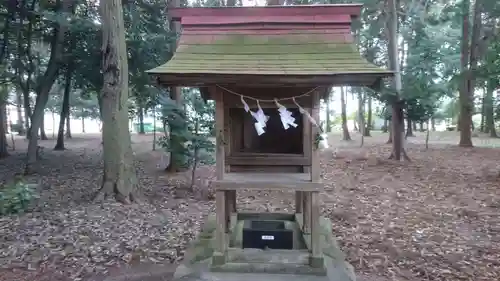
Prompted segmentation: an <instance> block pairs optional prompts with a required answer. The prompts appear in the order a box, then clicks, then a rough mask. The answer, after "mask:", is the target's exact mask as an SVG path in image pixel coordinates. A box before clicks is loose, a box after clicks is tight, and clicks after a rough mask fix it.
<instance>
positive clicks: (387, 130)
mask: <svg viewBox="0 0 500 281" xmlns="http://www.w3.org/2000/svg"><path fill="white" fill-rule="evenodd" d="M387 132H389V120H387V119H384V127H383V128H382V133H387Z"/></svg>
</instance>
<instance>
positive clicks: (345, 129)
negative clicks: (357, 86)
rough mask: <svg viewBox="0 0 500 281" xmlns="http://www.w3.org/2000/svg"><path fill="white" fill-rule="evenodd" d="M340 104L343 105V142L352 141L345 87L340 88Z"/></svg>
mask: <svg viewBox="0 0 500 281" xmlns="http://www.w3.org/2000/svg"><path fill="white" fill-rule="evenodd" d="M340 104H341V118H342V140H345V141H350V140H351V135H350V134H349V128H348V127H347V109H346V107H347V106H346V93H345V89H344V87H340Z"/></svg>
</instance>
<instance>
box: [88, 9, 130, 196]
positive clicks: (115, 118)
mask: <svg viewBox="0 0 500 281" xmlns="http://www.w3.org/2000/svg"><path fill="white" fill-rule="evenodd" d="M100 12H101V20H102V38H103V39H102V47H101V52H102V72H103V79H104V83H103V87H102V91H101V98H102V118H103V125H102V136H103V159H104V174H103V181H102V187H101V189H100V190H99V192H98V193H97V195H96V197H95V200H98V201H100V200H102V199H104V198H106V197H109V196H114V197H115V198H116V200H118V201H120V202H123V203H130V202H132V201H135V200H136V199H137V188H138V185H137V175H136V173H135V167H134V159H133V157H134V156H133V153H132V145H131V141H130V131H129V128H128V93H129V90H128V63H127V47H126V44H125V26H124V23H123V12H122V1H121V0H108V1H101V2H100Z"/></svg>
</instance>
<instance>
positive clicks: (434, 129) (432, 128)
mask: <svg viewBox="0 0 500 281" xmlns="http://www.w3.org/2000/svg"><path fill="white" fill-rule="evenodd" d="M431 130H432V131H433V132H435V131H436V119H434V118H431Z"/></svg>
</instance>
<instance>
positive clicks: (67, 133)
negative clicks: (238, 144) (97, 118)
mask: <svg viewBox="0 0 500 281" xmlns="http://www.w3.org/2000/svg"><path fill="white" fill-rule="evenodd" d="M70 121H71V112H69V109H68V114H67V115H66V134H65V136H66V138H67V139H72V138H73V134H71V122H70Z"/></svg>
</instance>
